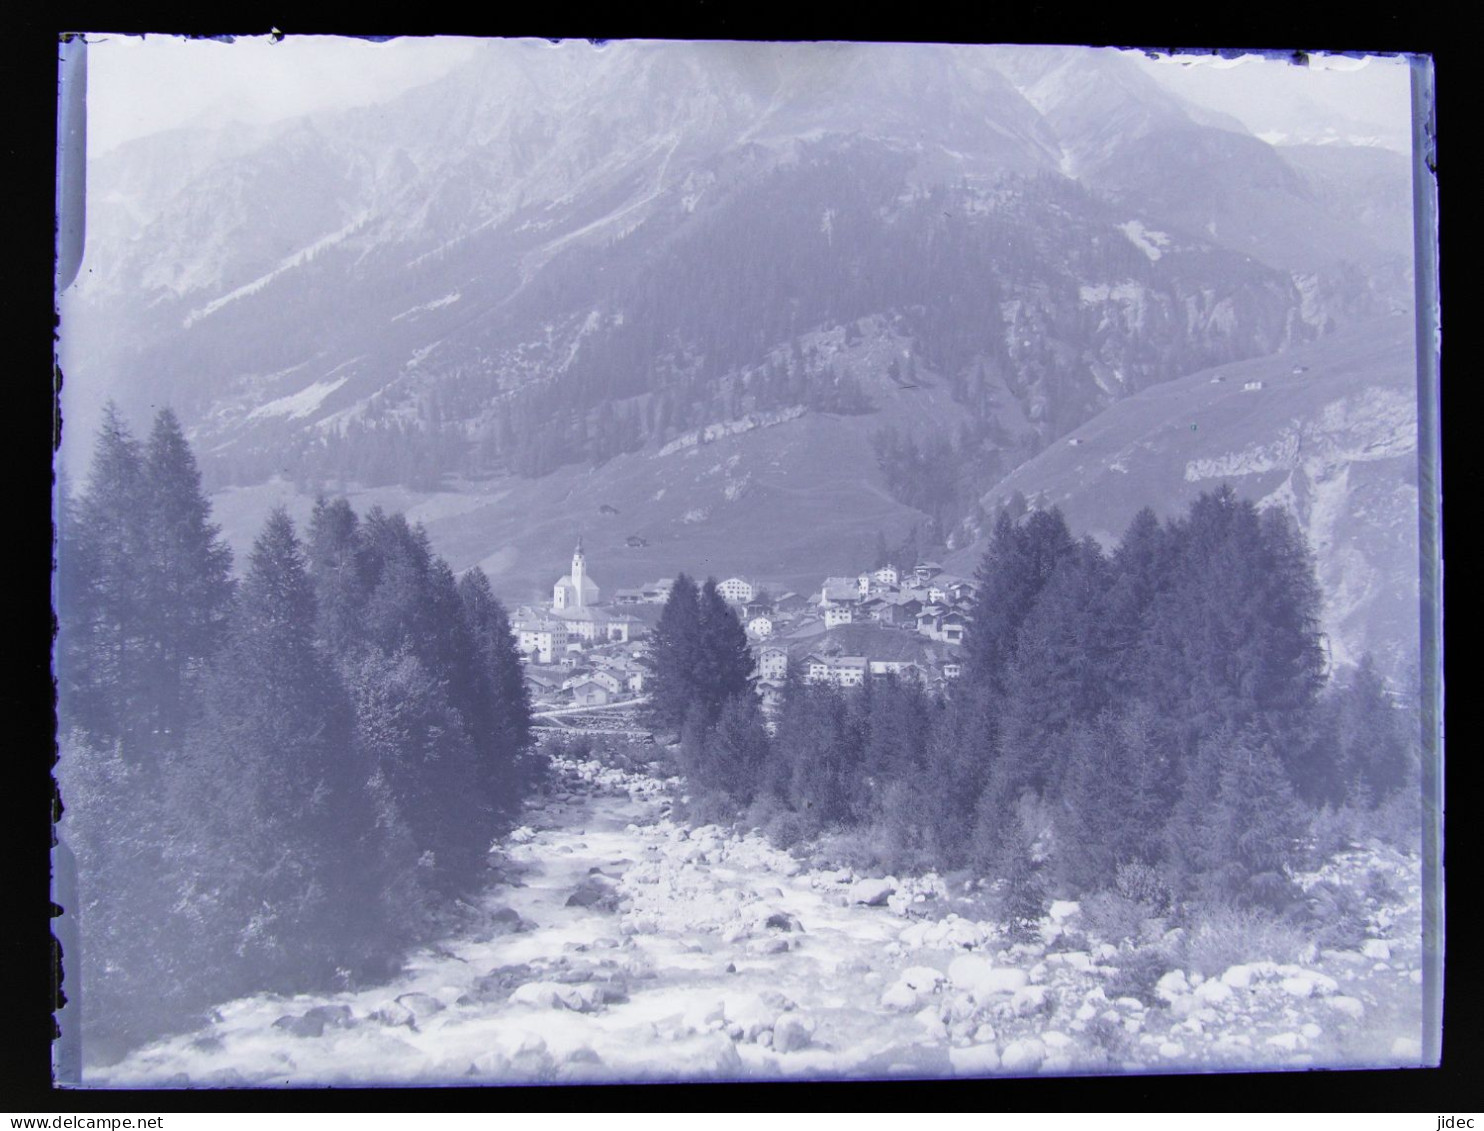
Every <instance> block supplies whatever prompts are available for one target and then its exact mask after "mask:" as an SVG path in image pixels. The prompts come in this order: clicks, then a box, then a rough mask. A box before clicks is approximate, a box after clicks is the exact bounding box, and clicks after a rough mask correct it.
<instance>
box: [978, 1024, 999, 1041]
mask: <svg viewBox="0 0 1484 1131" xmlns="http://www.w3.org/2000/svg"><path fill="white" fill-rule="evenodd" d="M996 1036H997V1034H996V1033H995V1031H994V1026H993V1025H991V1024H990V1023H989V1022H988V1021H985V1022H983V1023H982V1024H981V1025H979V1027H978V1028H976V1029H975V1030H974V1040H975V1041H976V1042H977V1043H978V1044H981V1045H983V1044H989V1043H990V1042H992V1041H993V1040H994V1039H995V1037H996Z"/></svg>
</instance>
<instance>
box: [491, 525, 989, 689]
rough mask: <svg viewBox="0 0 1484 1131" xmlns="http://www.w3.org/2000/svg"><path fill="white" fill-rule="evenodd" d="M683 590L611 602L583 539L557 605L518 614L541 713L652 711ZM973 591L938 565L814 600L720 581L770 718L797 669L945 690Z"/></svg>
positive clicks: (855, 582) (754, 583)
mask: <svg viewBox="0 0 1484 1131" xmlns="http://www.w3.org/2000/svg"><path fill="white" fill-rule="evenodd" d="M673 584H674V582H673V580H672V579H661V580H657V581H655V582H653V583H651V584H648V585H644V586H641V587H639V588H637V589H616V590H614V591H613V592H612V593H611V595H608V596H607V599H605V593H604V590H603V589H602V588H601V587H600V586H599V585H598V584H597V582H596V581H594V580H593V577H592V575H591V574H590V573H589V572H588V564H587V557H586V555H585V554H584V552H583V548H582V541H581V539H580V538H579V539H578V543H577V548H576V550H575V551H574V553H573V555H572V565H571V570H570V572H568V573H567V574H565V575H564V576H563V577H562V578H561V579H560V580H558V581H557V582H556V583H555V585H553V586H552V596H551V603H550V605H548V606H539V607H538V606H534V605H522V606H519V607H517V608H516V609H515V611H514V613H513V616H512V629H513V631H514V633H515V637H516V642H517V646H518V648H519V650H520V654H521V656H522V659H523V660H524V662H525V665H526V669H525V670H526V682H527V685H528V687H529V688H530V692H531V701H532V705H533V706H534V708H535V709H536V711H537V712H538V713H541V714H544V715H548V716H551V715H560V714H563V713H566V712H570V713H572V714H574V715H577V714H581V713H583V712H585V711H588V710H590V709H593V708H604V707H613V708H615V709H621V708H622V707H624V706H626V705H635V706H637V705H638V704H640V703H642V702H643V701H644V698H645V692H646V688H645V682H646V680H647V679H648V678H649V668H648V667H647V665H646V663H645V659H646V656H647V654H648V648H649V641H648V637H649V635H650V633H652V631H653V630H654V627H655V625H656V624H657V623H658V621H659V617H660V614H661V612H662V611H663V609H664V605H665V602H666V600H667V599H668V598H669V595H670V589H671V587H672V586H673ZM974 588H975V586H974V582H973V581H972V580H971V579H968V578H963V577H957V576H954V575H952V574H949V573H946V572H945V571H944V570H943V569H942V567H941V566H939V565H938V564H937V563H936V562H930V561H923V562H916V563H913V564H912V565H911V566H910V567H906V566H897V565H884V566H881V567H879V568H876V569H872V570H867V571H864V572H862V573H860V574H858V575H856V576H854V577H826V578H824V580H823V582H822V583H821V585H820V588H819V591H818V592H817V593H813V594H810V595H808V596H806V595H803V594H800V593H797V592H791V591H785V592H775V591H774V589H772V588H770V587H769V586H768V585H767V584H765V583H764V582H762V581H759V580H754V579H749V578H744V577H728V578H726V579H725V580H723V581H720V582H718V583H717V590H718V592H720V593H721V595H722V596H723V597H724V598H725V599H726V601H727V603H728V605H729V606H730V607H731V608H732V610H733V611H734V612H735V613H736V615H737V618H738V620H739V622H740V623H741V624H742V626H743V628H744V629H745V631H746V633H747V639H748V641H749V644H750V645H751V649H752V654H753V657H754V659H755V661H756V668H755V670H754V675H755V678H756V687H757V691H758V694H759V696H760V698H761V700H762V705H763V708H764V710H765V711H767V712H769V713H771V712H773V711H775V710H776V709H777V707H778V704H779V702H780V699H781V696H782V693H783V685H784V681H785V680H786V679H787V676H788V672H789V667H790V665H791V664H792V665H794V666H795V668H796V670H797V672H798V674H799V676H800V678H801V679H803V680H804V681H805V682H808V683H833V684H836V685H838V686H840V687H859V686H862V685H863V684H864V683H865V682H866V680H867V679H870V678H885V677H888V676H894V677H896V678H898V679H911V680H916V681H919V682H920V683H922V684H923V685H924V686H926V687H928V688H930V689H941V688H942V687H943V685H944V684H945V683H946V682H947V681H949V680H953V679H956V678H958V676H959V674H960V671H961V670H962V661H961V652H962V648H961V645H962V643H963V637H964V631H965V629H966V627H967V625H968V622H969V619H970V618H969V609H970V606H971V604H972V602H973V599H974Z"/></svg>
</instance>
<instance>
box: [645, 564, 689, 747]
mask: <svg viewBox="0 0 1484 1131" xmlns="http://www.w3.org/2000/svg"><path fill="white" fill-rule="evenodd" d="M700 631H701V607H700V591H699V590H698V589H697V588H696V583H695V582H694V581H692V580H691V579H690V578H689V577H688V576H686V575H685V574H683V573H682V574H680V575H679V576H678V577H677V578H676V579H675V584H674V585H673V586H672V587H671V589H670V596H669V598H668V599H667V600H666V601H665V608H664V611H663V612H661V613H660V619H659V622H658V624H656V625H655V630H654V635H653V637H652V640H651V644H650V652H649V658H648V663H649V666H650V668H651V670H652V671H653V673H654V680H653V691H652V692H651V693H650V716H651V718H652V719H653V722H654V725H655V726H656V727H659V728H662V729H668V730H672V731H679V729H680V727H681V726H682V724H683V723H684V722H685V717H686V714H687V713H688V712H689V710H690V706H691V704H692V702H693V701H694V698H695V678H696V672H697V670H698V668H699V665H700V663H701V655H700Z"/></svg>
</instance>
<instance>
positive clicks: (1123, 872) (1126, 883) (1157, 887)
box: [1116, 863, 1175, 916]
mask: <svg viewBox="0 0 1484 1131" xmlns="http://www.w3.org/2000/svg"><path fill="white" fill-rule="evenodd" d="M1116 885H1117V888H1118V894H1119V895H1121V896H1123V898H1124V899H1127V900H1131V901H1132V902H1134V903H1141V904H1144V905H1145V906H1146V907H1148V908H1149V915H1151V916H1154V915H1164V914H1166V913H1168V911H1169V910H1170V907H1171V906H1172V905H1173V904H1174V901H1175V892H1174V889H1173V888H1172V887H1171V885H1170V881H1169V878H1168V877H1167V876H1166V875H1165V874H1164V873H1163V872H1161V871H1160V870H1159V869H1158V868H1155V867H1153V866H1152V865H1149V864H1137V863H1127V864H1120V865H1118V874H1117V879H1116Z"/></svg>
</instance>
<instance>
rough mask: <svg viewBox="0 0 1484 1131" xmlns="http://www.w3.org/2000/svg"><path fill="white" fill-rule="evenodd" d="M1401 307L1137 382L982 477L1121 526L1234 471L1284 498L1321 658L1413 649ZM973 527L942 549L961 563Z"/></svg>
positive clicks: (1071, 517)
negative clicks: (1323, 644) (1302, 558)
mask: <svg viewBox="0 0 1484 1131" xmlns="http://www.w3.org/2000/svg"><path fill="white" fill-rule="evenodd" d="M1415 371H1416V369H1415V353H1414V348H1413V332H1412V321H1411V318H1410V317H1409V316H1406V315H1396V316H1393V317H1389V318H1384V319H1377V320H1376V321H1375V322H1373V323H1371V324H1369V325H1366V326H1358V327H1354V328H1351V329H1349V330H1346V331H1342V332H1339V333H1336V334H1334V335H1332V336H1330V337H1328V338H1325V339H1323V340H1322V341H1320V342H1317V343H1314V344H1312V345H1309V346H1306V347H1304V348H1301V349H1296V350H1294V351H1292V352H1291V353H1288V354H1285V355H1283V356H1282V357H1280V358H1264V359H1256V360H1252V361H1246V362H1239V363H1236V364H1233V365H1228V366H1222V367H1219V368H1216V369H1213V370H1210V371H1208V372H1202V373H1199V374H1195V375H1192V376H1190V377H1187V378H1184V379H1182V380H1179V381H1172V382H1169V383H1168V384H1165V385H1161V386H1158V387H1156V388H1151V389H1147V390H1145V391H1143V392H1141V393H1139V394H1138V395H1137V396H1134V397H1130V398H1129V399H1127V400H1125V401H1122V402H1120V403H1118V404H1117V405H1114V406H1113V407H1112V408H1110V409H1108V410H1107V411H1106V412H1104V413H1102V414H1100V415H1099V416H1098V417H1097V418H1096V419H1094V420H1092V421H1090V422H1089V423H1087V424H1085V425H1083V426H1082V427H1081V428H1079V429H1077V430H1075V431H1074V432H1072V433H1071V434H1070V435H1069V436H1067V437H1065V438H1064V439H1062V440H1060V441H1058V442H1057V443H1056V444H1054V445H1052V446H1051V447H1049V448H1048V449H1047V450H1046V451H1044V452H1042V453H1041V454H1040V455H1038V456H1037V457H1036V458H1035V459H1032V460H1030V461H1029V462H1027V463H1025V464H1024V465H1022V466H1021V467H1019V468H1017V469H1016V470H1015V471H1014V472H1013V473H1012V474H1011V475H1009V476H1007V477H1006V478H1005V480H1004V481H1002V482H1001V483H999V484H998V485H997V486H996V487H995V488H994V489H993V490H992V491H990V492H989V493H988V494H987V495H986V497H985V499H984V503H985V505H986V507H987V509H989V510H991V511H993V510H994V509H995V508H997V507H998V506H1000V505H1001V504H1002V503H1004V502H1006V501H1008V500H1009V499H1011V498H1012V496H1014V495H1015V493H1016V492H1020V493H1021V494H1022V495H1024V496H1025V497H1026V498H1027V499H1028V500H1029V501H1030V502H1032V503H1033V504H1037V505H1043V506H1058V507H1060V508H1061V509H1062V511H1063V512H1064V513H1065V514H1066V516H1067V521H1068V523H1069V524H1070V525H1071V527H1072V529H1073V530H1075V531H1078V532H1081V533H1090V534H1093V535H1095V536H1096V537H1097V538H1098V539H1099V540H1100V541H1102V542H1103V543H1104V544H1106V545H1111V544H1114V543H1116V542H1117V540H1118V539H1119V538H1120V537H1121V536H1122V534H1123V531H1124V529H1125V528H1126V527H1127V525H1128V522H1129V520H1131V519H1132V518H1133V516H1134V514H1135V513H1137V512H1138V511H1139V510H1140V509H1141V508H1143V507H1145V506H1153V507H1154V508H1155V510H1156V512H1158V513H1159V514H1160V516H1161V517H1172V516H1174V515H1175V514H1176V513H1177V512H1179V511H1181V510H1183V509H1184V508H1185V507H1186V506H1187V505H1188V504H1189V502H1190V501H1191V500H1192V499H1194V498H1195V497H1196V495H1198V494H1199V493H1201V492H1203V491H1209V490H1211V489H1213V488H1215V487H1217V486H1219V485H1220V484H1222V483H1230V484H1231V485H1232V486H1233V487H1234V488H1235V489H1236V490H1237V492H1238V493H1239V494H1241V495H1242V496H1244V497H1247V498H1250V499H1252V500H1254V501H1256V502H1258V503H1259V504H1274V505H1279V506H1283V507H1286V508H1287V509H1288V510H1289V511H1290V512H1291V513H1292V514H1293V515H1294V517H1295V518H1296V519H1297V520H1298V523H1299V526H1300V528H1301V529H1302V530H1303V532H1304V534H1305V535H1306V536H1307V538H1308V541H1309V545H1310V548H1311V549H1312V550H1313V552H1314V554H1315V557H1316V562H1317V566H1318V576H1319V581H1320V585H1321V587H1322V589H1323V591H1324V595H1325V606H1324V613H1323V620H1324V628H1325V630H1326V632H1327V634H1328V639H1329V647H1330V653H1331V656H1332V659H1333V660H1334V662H1336V663H1354V662H1356V661H1358V660H1359V659H1360V657H1361V655H1363V654H1364V653H1365V652H1367V651H1371V652H1374V653H1375V654H1376V656H1377V658H1378V659H1379V660H1381V661H1382V662H1383V663H1384V664H1385V666H1386V667H1388V668H1389V669H1391V670H1392V671H1394V672H1396V673H1397V674H1399V675H1403V676H1404V675H1405V673H1406V671H1407V668H1408V665H1409V664H1411V663H1415V661H1416V657H1417V647H1418V645H1417V639H1418V638H1417V633H1418V623H1419V613H1418V558H1417V552H1418V551H1417V530H1418V527H1417V515H1418V495H1417V423H1416V422H1417V386H1416V378H1415ZM982 552H983V550H982V543H976V544H974V545H973V546H970V547H967V548H966V549H964V550H963V551H961V552H960V553H958V554H956V555H955V556H954V557H953V558H951V559H950V563H951V565H953V566H957V567H958V568H959V569H960V570H971V569H972V568H973V566H974V564H975V562H977V559H978V556H979V555H980V554H981V553H982Z"/></svg>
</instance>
